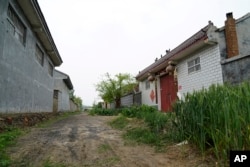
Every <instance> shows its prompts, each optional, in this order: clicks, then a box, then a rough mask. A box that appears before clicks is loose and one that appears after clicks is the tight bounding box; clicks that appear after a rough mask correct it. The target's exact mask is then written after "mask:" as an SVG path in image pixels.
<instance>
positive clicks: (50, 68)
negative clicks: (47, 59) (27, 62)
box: [48, 63, 53, 76]
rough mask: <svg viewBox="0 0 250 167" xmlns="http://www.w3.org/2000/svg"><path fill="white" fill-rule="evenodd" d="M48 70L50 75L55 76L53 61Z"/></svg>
mask: <svg viewBox="0 0 250 167" xmlns="http://www.w3.org/2000/svg"><path fill="white" fill-rule="evenodd" d="M48 72H49V75H50V76H53V65H52V64H51V63H49V64H48Z"/></svg>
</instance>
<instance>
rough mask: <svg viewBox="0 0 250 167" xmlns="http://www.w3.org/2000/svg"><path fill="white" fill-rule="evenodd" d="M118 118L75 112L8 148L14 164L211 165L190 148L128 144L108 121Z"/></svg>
mask: <svg viewBox="0 0 250 167" xmlns="http://www.w3.org/2000/svg"><path fill="white" fill-rule="evenodd" d="M112 119H114V117H106V116H89V115H88V114H87V113H81V114H80V115H74V116H71V117H69V118H67V119H64V120H61V121H58V122H56V123H54V124H53V125H51V126H50V127H48V128H33V129H32V130H31V132H30V133H29V134H27V135H25V136H23V137H21V138H20V139H19V140H18V143H17V145H16V146H15V147H12V148H10V149H9V150H8V153H9V155H10V156H11V159H12V160H13V161H14V162H15V163H14V164H13V165H12V166H19V167H20V166H25V167H27V166H32V167H33V166H34V167H39V166H67V167H68V166H74V167H82V166H83V167H84V166H85V167H87V166H89V167H102V166H105V167H106V166H111V167H161V166H162V167H165V166H169V167H171V166H174V167H176V166H199V167H205V166H207V165H206V163H205V162H204V161H202V160H201V158H200V157H199V155H197V153H192V152H190V151H191V150H189V148H188V147H184V148H183V147H179V146H173V147H169V148H168V150H167V152H164V153H156V152H155V150H154V148H152V147H150V146H145V145H127V144H125V143H124V140H123V139H122V138H121V134H122V132H121V131H119V130H115V129H112V128H111V127H110V126H109V125H108V124H107V122H109V121H111V120H112Z"/></svg>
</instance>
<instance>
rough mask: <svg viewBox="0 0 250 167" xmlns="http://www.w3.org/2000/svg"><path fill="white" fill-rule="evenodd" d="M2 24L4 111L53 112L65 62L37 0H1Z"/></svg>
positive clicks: (0, 108)
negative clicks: (56, 76)
mask: <svg viewBox="0 0 250 167" xmlns="http://www.w3.org/2000/svg"><path fill="white" fill-rule="evenodd" d="M0 24H1V26H0V112H2V113H11V112H51V111H52V108H53V93H54V78H53V77H54V68H55V67H56V66H60V65H61V64H62V59H61V57H60V54H59V52H58V50H57V48H56V45H55V43H54V41H53V38H52V36H51V34H50V31H49V29H48V26H47V24H46V21H45V19H44V17H43V14H42V11H41V9H40V7H39V4H38V2H37V0H1V1H0Z"/></svg>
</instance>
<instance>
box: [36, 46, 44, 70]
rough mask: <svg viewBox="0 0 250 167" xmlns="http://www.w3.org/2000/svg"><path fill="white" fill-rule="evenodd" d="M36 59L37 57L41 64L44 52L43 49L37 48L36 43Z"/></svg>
mask: <svg viewBox="0 0 250 167" xmlns="http://www.w3.org/2000/svg"><path fill="white" fill-rule="evenodd" d="M36 59H37V61H38V62H39V63H40V64H41V65H42V66H43V61H44V53H43V51H42V50H41V49H40V48H39V46H38V45H36Z"/></svg>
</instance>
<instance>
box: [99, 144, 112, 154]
mask: <svg viewBox="0 0 250 167" xmlns="http://www.w3.org/2000/svg"><path fill="white" fill-rule="evenodd" d="M108 150H111V147H110V145H108V144H101V145H100V146H99V147H98V152H99V153H104V152H107V151H108Z"/></svg>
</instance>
